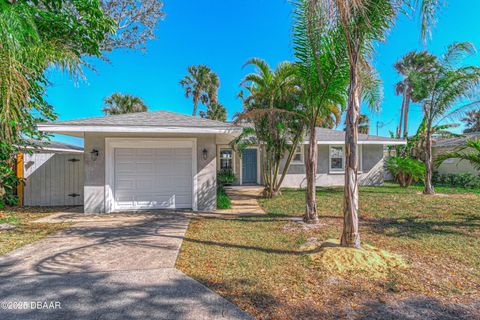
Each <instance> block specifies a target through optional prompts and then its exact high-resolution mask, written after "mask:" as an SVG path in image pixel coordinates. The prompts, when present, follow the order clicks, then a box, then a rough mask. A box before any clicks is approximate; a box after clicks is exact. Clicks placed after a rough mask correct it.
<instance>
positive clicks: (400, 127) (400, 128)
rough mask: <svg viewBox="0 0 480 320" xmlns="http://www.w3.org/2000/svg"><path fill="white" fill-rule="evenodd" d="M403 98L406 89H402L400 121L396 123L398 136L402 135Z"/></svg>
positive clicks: (404, 97)
mask: <svg viewBox="0 0 480 320" xmlns="http://www.w3.org/2000/svg"><path fill="white" fill-rule="evenodd" d="M405 99H406V89H403V96H402V108H401V109H400V123H399V124H398V127H397V137H398V138H400V137H401V136H402V123H403V117H404V114H405Z"/></svg>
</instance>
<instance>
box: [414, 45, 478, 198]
mask: <svg viewBox="0 0 480 320" xmlns="http://www.w3.org/2000/svg"><path fill="white" fill-rule="evenodd" d="M474 52H475V48H474V47H473V45H472V44H471V43H468V42H456V43H453V44H451V45H450V46H449V47H448V48H447V51H446V53H445V54H444V55H443V56H442V57H440V58H436V61H435V66H434V68H433V69H432V70H431V71H430V72H428V73H427V74H425V75H424V76H423V77H422V78H421V79H419V85H420V86H421V87H422V88H424V90H426V92H427V93H428V95H427V97H426V98H425V99H424V100H423V101H422V103H423V113H424V115H425V120H426V123H425V126H426V141H425V142H426V145H425V150H424V152H425V166H426V170H425V188H424V190H423V193H424V194H434V193H435V190H434V188H433V185H432V174H433V161H432V136H433V131H432V128H434V127H435V125H437V124H440V123H442V122H443V121H444V120H446V119H455V118H457V117H459V116H462V115H464V114H465V112H468V111H470V110H472V109H475V108H478V107H479V106H480V100H472V99H473V98H474V97H475V96H474V90H475V89H477V88H478V86H479V84H480V67H476V66H460V67H458V65H459V64H460V62H463V61H462V60H463V59H464V58H465V57H466V56H467V55H471V54H473V53H474ZM466 100H470V102H469V103H466V104H465V103H463V102H464V101H466Z"/></svg>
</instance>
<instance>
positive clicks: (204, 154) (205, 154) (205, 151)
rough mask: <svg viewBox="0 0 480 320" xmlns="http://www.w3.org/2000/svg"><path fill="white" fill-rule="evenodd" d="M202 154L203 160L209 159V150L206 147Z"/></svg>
mask: <svg viewBox="0 0 480 320" xmlns="http://www.w3.org/2000/svg"><path fill="white" fill-rule="evenodd" d="M202 155H203V160H207V158H208V150H207V149H206V148H204V149H203V150H202Z"/></svg>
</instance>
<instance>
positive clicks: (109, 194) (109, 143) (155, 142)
mask: <svg viewBox="0 0 480 320" xmlns="http://www.w3.org/2000/svg"><path fill="white" fill-rule="evenodd" d="M120 147H121V148H162V147H163V148H172V147H173V148H187V147H188V148H192V177H193V183H192V209H193V211H197V210H198V200H197V197H198V192H197V191H198V184H197V180H198V172H197V139H196V138H105V212H106V213H109V212H114V211H116V208H115V201H114V196H113V189H114V188H113V185H114V181H115V180H114V178H115V173H114V168H115V158H114V150H115V148H120Z"/></svg>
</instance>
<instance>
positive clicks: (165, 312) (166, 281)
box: [0, 212, 252, 320]
mask: <svg viewBox="0 0 480 320" xmlns="http://www.w3.org/2000/svg"><path fill="white" fill-rule="evenodd" d="M73 221H76V222H78V223H76V224H75V225H73V226H72V227H70V228H68V229H66V230H64V231H62V232H60V233H57V234H55V235H52V236H49V237H46V238H44V239H42V240H40V241H37V242H35V243H32V244H30V245H27V246H25V247H23V248H20V249H18V250H16V251H13V252H11V253H9V254H7V255H4V256H1V257H0V319H49V320H50V319H89V320H90V319H252V318H251V317H250V316H249V315H248V314H246V313H245V312H243V311H241V310H240V309H238V308H237V307H236V306H235V305H233V304H232V303H230V302H229V301H227V300H225V299H223V298H222V297H220V296H219V295H218V294H216V293H214V292H213V291H211V290H210V289H208V288H207V287H205V286H204V285H202V284H201V283H199V282H197V281H196V280H194V279H192V278H190V277H188V276H187V275H185V274H184V273H182V272H181V271H179V270H177V269H175V261H176V258H177V255H178V252H179V249H180V246H181V243H182V239H183V237H184V234H185V231H186V229H187V226H188V217H186V216H185V215H183V214H181V213H164V212H162V213H160V212H153V213H141V214H139V213H131V214H112V215H104V216H101V215H99V216H94V217H91V216H83V217H82V216H75V217H74V218H73Z"/></svg>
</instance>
